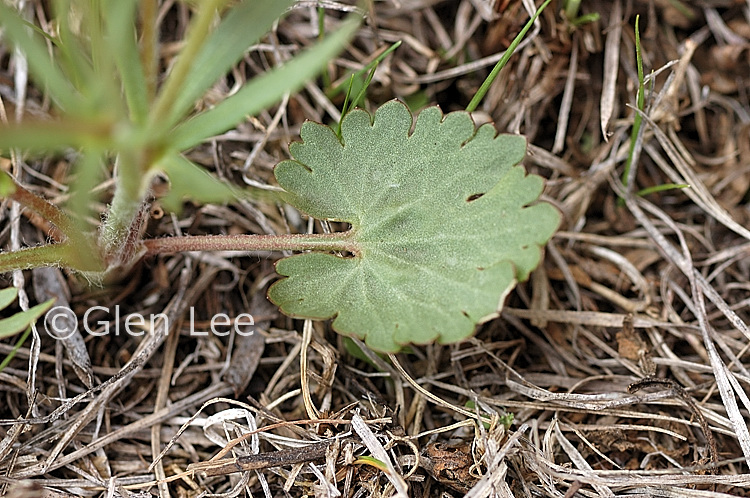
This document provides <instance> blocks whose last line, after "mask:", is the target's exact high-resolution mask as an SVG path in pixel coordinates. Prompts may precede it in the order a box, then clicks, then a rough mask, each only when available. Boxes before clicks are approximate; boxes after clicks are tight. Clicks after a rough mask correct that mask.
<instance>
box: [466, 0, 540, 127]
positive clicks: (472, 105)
mask: <svg viewBox="0 0 750 498" xmlns="http://www.w3.org/2000/svg"><path fill="white" fill-rule="evenodd" d="M551 1H552V0H547V1H546V2H544V3H543V4H542V5H541V6H540V7H539V8H538V9H537V11H536V12H534V15H533V16H531V19H529V21H528V22H527V23H526V25H525V26H524V27H523V29H522V30H521V32H520V33H518V35H517V36H516V37H515V38H514V39H513V41H512V42H511V44H510V45H509V46H508V50H506V51H505V54H503V57H502V58H501V59H500V60H499V61H497V64H495V67H493V68H492V71H491V72H490V75H489V76H487V79H485V80H484V82H483V83H482V86H480V87H479V90H477V93H476V94H474V97H473V98H472V99H471V102H469V105H467V106H466V112H474V111H475V110H476V109H477V106H479V103H480V102H481V101H482V99H483V98H484V96H485V95H487V92H488V91H489V90H490V87H491V86H492V82H493V81H495V78H497V75H498V74H500V71H501V70H502V69H503V68H504V67H505V64H507V63H508V61H509V60H510V58H511V57H512V56H513V52H514V51H515V50H516V47H518V45H519V44H520V43H521V41H522V40H523V37H524V36H526V33H528V31H529V30H530V29H531V27H532V26H533V25H534V23H535V22H536V19H537V17H539V14H541V13H542V11H543V10H544V9H545V8H546V7H547V5H549V3H550V2H551Z"/></svg>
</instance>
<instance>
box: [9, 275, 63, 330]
mask: <svg viewBox="0 0 750 498" xmlns="http://www.w3.org/2000/svg"><path fill="white" fill-rule="evenodd" d="M17 294H18V291H17V289H16V288H15V287H11V288H8V289H3V290H0V310H2V309H4V308H6V307H7V306H8V305H9V304H10V303H12V302H13V301H14V300H15V298H16V295H17ZM54 302H55V300H54V299H50V300H49V301H46V302H44V303H42V304H37V305H36V306H34V307H33V308H30V309H28V310H26V311H22V312H20V313H16V314H15V315H13V316H11V317H9V318H5V319H3V320H0V339H4V338H6V337H10V336H13V335H16V334H18V333H20V332H23V331H24V330H26V329H27V328H28V327H29V325H31V324H32V323H34V322H36V321H37V319H38V318H39V317H40V316H42V315H43V314H44V313H45V312H46V311H47V310H48V309H50V308H51V307H52V303H54Z"/></svg>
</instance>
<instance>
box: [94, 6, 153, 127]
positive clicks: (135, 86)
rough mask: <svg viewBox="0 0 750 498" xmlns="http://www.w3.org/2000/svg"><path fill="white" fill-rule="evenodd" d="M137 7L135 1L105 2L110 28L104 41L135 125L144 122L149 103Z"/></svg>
mask: <svg viewBox="0 0 750 498" xmlns="http://www.w3.org/2000/svg"><path fill="white" fill-rule="evenodd" d="M136 7H137V3H136V1H135V0H107V1H106V2H104V3H103V9H104V19H105V22H106V28H107V36H105V37H104V41H105V42H106V44H107V48H108V52H109V53H110V54H112V56H113V58H114V63H115V65H116V66H117V73H118V76H119V78H120V79H121V80H122V87H123V90H124V92H125V99H126V101H127V104H128V109H129V111H130V118H131V120H132V121H133V122H135V123H144V122H145V120H146V116H147V115H148V105H149V103H148V91H147V88H146V76H145V74H144V68H143V65H142V64H141V58H140V54H139V51H138V45H137V39H138V34H137V33H136V31H135V15H136Z"/></svg>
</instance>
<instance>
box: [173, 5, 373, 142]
mask: <svg viewBox="0 0 750 498" xmlns="http://www.w3.org/2000/svg"><path fill="white" fill-rule="evenodd" d="M358 26H359V18H358V17H353V18H350V19H349V20H347V21H345V22H344V23H343V24H342V26H341V27H340V28H339V29H338V30H337V31H336V32H335V33H333V34H331V35H329V36H327V37H326V39H325V40H324V41H323V42H321V43H318V44H316V45H315V46H314V47H313V48H311V49H308V50H306V51H305V52H304V53H302V54H301V55H298V56H297V57H295V58H294V59H292V60H291V61H289V62H287V63H286V64H284V65H283V66H282V67H280V68H278V69H274V70H272V71H269V72H268V73H266V74H264V75H262V76H258V77H257V78H255V79H253V80H252V81H251V82H249V83H248V84H246V85H245V86H244V87H243V88H242V89H241V90H240V91H239V92H237V93H236V94H234V95H233V96H231V97H229V98H228V99H226V100H224V101H223V102H221V103H220V104H218V105H217V106H216V107H214V108H213V109H211V110H209V111H206V112H204V113H202V114H199V115H198V116H195V117H194V118H192V119H190V120H188V121H187V122H185V123H184V124H181V125H180V126H178V127H177V128H176V129H175V130H174V131H173V133H172V134H171V135H170V142H171V145H172V146H173V147H175V148H176V149H177V150H185V149H188V148H190V147H193V146H195V145H197V144H199V143H201V142H202V141H203V140H206V139H207V138H209V137H212V136H214V135H217V134H219V133H222V132H224V131H226V130H228V129H230V128H231V127H233V126H235V125H236V124H237V123H239V122H240V121H242V120H243V119H245V117H246V116H248V115H254V114H256V113H258V112H260V111H261V110H263V109H265V108H267V107H268V106H270V105H272V104H274V103H275V102H277V101H279V100H280V99H281V98H282V96H283V95H284V94H285V93H287V92H293V91H295V90H297V89H298V88H300V87H302V85H303V84H304V83H305V81H307V80H308V79H309V78H312V77H313V76H315V75H317V74H318V72H319V71H320V69H321V67H323V66H324V65H325V64H326V63H327V61H329V60H330V59H331V58H333V57H335V56H336V54H337V53H339V52H340V51H341V49H342V48H343V47H344V46H345V44H346V42H347V41H348V40H349V39H350V38H351V37H352V36H353V35H354V33H355V32H356V30H357V27H358Z"/></svg>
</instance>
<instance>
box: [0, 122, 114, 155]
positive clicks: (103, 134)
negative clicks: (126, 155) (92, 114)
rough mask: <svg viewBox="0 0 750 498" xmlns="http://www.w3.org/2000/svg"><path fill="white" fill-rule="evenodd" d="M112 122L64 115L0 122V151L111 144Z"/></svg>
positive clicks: (56, 148) (48, 150) (51, 149)
mask: <svg viewBox="0 0 750 498" xmlns="http://www.w3.org/2000/svg"><path fill="white" fill-rule="evenodd" d="M112 127H113V124H112V123H111V122H109V121H97V120H95V119H92V120H86V119H75V118H73V117H70V116H68V117H66V118H64V119H62V120H60V121H32V120H27V121H25V122H23V123H21V124H15V123H10V124H6V125H0V150H9V149H11V148H18V149H22V150H24V151H33V152H50V151H62V150H67V149H70V148H78V147H84V146H91V145H96V146H99V147H103V148H109V147H110V146H111V145H112V138H111V132H112Z"/></svg>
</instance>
